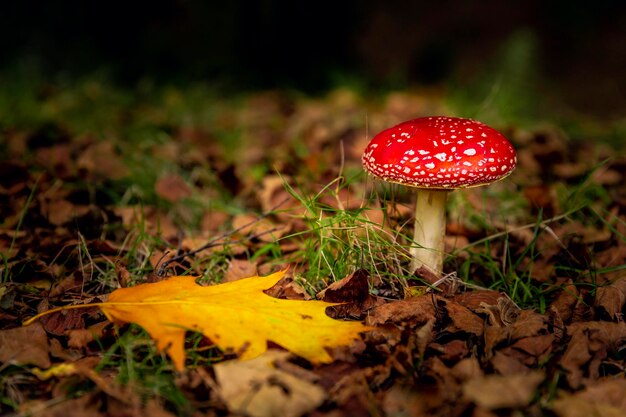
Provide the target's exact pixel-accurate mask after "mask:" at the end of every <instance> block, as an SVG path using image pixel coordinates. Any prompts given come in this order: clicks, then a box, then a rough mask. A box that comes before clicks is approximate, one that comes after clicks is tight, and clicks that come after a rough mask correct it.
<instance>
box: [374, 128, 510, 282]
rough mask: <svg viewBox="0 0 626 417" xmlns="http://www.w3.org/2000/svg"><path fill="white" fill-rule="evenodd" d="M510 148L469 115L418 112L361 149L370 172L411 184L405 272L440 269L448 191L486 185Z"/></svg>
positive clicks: (500, 174) (503, 167) (505, 166)
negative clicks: (412, 198) (413, 194)
mask: <svg viewBox="0 0 626 417" xmlns="http://www.w3.org/2000/svg"><path fill="white" fill-rule="evenodd" d="M516 163H517V157H516V153H515V149H514V148H513V146H512V145H511V143H510V142H509V141H508V140H507V139H506V138H505V137H504V136H503V135H502V134H501V133H499V132H498V131H496V130H494V129H492V128H490V127H489V126H487V125H485V124H483V123H481V122H478V121H475V120H470V119H462V118H458V117H445V116H433V117H422V118H418V119H414V120H409V121H408V122H404V123H400V124H399V125H397V126H394V127H392V128H389V129H387V130H384V131H382V132H380V133H379V134H378V135H376V136H375V137H374V138H373V139H372V140H371V141H370V143H369V145H367V147H366V148H365V152H364V153H363V167H364V168H365V170H366V171H368V172H369V173H370V174H373V175H375V176H376V177H378V178H380V179H382V180H384V181H388V182H393V183H398V184H403V185H406V186H409V187H415V188H416V194H417V202H416V205H415V229H414V238H413V240H414V242H413V245H412V246H411V259H412V260H411V272H414V271H415V270H416V269H417V268H420V267H422V266H426V267H427V268H428V269H430V270H431V272H435V273H436V274H439V273H441V271H442V267H443V254H444V252H443V251H444V246H443V238H444V236H445V204H446V196H447V193H448V191H451V190H454V189H457V188H466V187H477V186H480V185H487V184H490V183H492V182H494V181H497V180H500V179H502V178H504V177H506V176H507V175H509V174H510V173H511V172H512V171H513V169H515V165H516Z"/></svg>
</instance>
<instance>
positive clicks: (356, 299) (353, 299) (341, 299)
mask: <svg viewBox="0 0 626 417" xmlns="http://www.w3.org/2000/svg"><path fill="white" fill-rule="evenodd" d="M368 278H369V275H368V273H367V272H366V271H365V270H363V269H359V270H357V271H355V272H354V273H352V274H350V275H348V276H347V277H345V278H342V279H341V280H339V281H337V282H333V283H332V284H330V285H329V286H328V287H327V288H326V289H324V290H322V291H321V292H320V293H318V294H317V298H318V299H321V300H323V301H326V302H328V303H341V304H340V305H338V306H334V307H331V308H329V314H331V317H333V318H338V317H355V318H362V317H363V316H364V315H365V314H366V312H367V311H368V310H370V309H372V308H374V307H376V306H379V305H382V304H383V302H384V301H383V300H382V299H381V298H379V297H376V296H373V295H372V294H370V292H369V282H368ZM331 312H332V313H331Z"/></svg>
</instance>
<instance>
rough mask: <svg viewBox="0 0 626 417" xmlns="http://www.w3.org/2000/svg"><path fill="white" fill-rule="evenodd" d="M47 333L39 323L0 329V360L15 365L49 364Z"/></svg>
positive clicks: (39, 365)
mask: <svg viewBox="0 0 626 417" xmlns="http://www.w3.org/2000/svg"><path fill="white" fill-rule="evenodd" d="M49 351H50V346H49V345H48V335H47V334H46V332H45V331H44V329H43V326H42V325H41V323H33V324H31V325H30V326H25V327H16V328H14V329H8V330H0V362H2V363H11V364H15V365H35V366H38V367H39V368H48V367H49V366H50V357H49V356H48V352H49Z"/></svg>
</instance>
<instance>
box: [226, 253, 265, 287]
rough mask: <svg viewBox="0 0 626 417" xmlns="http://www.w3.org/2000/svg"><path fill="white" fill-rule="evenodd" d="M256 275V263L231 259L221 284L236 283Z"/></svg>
mask: <svg viewBox="0 0 626 417" xmlns="http://www.w3.org/2000/svg"><path fill="white" fill-rule="evenodd" d="M256 274H257V263H256V262H252V261H249V260H247V259H231V260H230V262H229V263H228V269H227V270H226V274H225V275H224V279H223V280H222V282H233V281H238V280H240V279H242V278H247V277H252V276H255V275H256Z"/></svg>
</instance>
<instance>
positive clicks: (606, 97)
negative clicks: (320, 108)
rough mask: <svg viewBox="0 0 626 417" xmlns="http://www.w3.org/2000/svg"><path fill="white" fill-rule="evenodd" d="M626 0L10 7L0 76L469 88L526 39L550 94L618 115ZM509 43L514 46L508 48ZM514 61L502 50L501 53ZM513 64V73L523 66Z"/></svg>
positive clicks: (0, 46) (49, 2) (250, 85)
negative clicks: (25, 71) (21, 71)
mask: <svg viewBox="0 0 626 417" xmlns="http://www.w3.org/2000/svg"><path fill="white" fill-rule="evenodd" d="M625 5H626V2H625V1H611V0H594V1H582V0H573V1H564V0H555V1H546V0H531V1H525V2H509V1H495V0H487V1H464V0H460V1H451V0H439V1H432V2H428V1H400V0H389V1H373V0H364V1H358V0H346V1H324V0H320V1H317V2H302V1H293V0H263V1H242V0H231V1H220V2H210V1H200V0H153V1H143V0H142V1H127V0H124V1H122V0H110V1H106V2H104V1H85V0H69V1H53V0H43V1H12V2H2V6H0V10H1V15H0V16H1V17H0V51H1V52H0V59H1V61H0V71H7V70H11V69H13V70H15V68H20V65H24V63H28V64H29V65H35V66H37V68H38V69H39V70H40V71H41V72H43V73H45V74H50V75H52V74H63V75H65V76H69V77H80V76H83V75H88V74H90V73H93V72H94V71H106V72H107V74H108V75H109V76H110V77H111V78H112V79H113V80H114V81H115V82H117V83H119V84H121V85H134V84H136V83H137V82H138V81H139V80H141V79H143V78H145V77H149V78H150V79H153V80H155V81H157V82H158V81H165V82H189V81H197V80H204V81H209V82H216V83H222V84H223V85H228V86H229V87H230V88H235V89H240V90H248V89H260V88H276V87H283V88H284V87H287V88H294V89H299V90H304V91H310V92H314V91H320V90H324V89H327V88H330V87H333V86H336V85H337V84H340V83H342V82H345V80H350V79H358V80H360V82H361V83H362V85H365V86H367V87H371V88H373V89H375V88H390V87H405V86H427V87H428V86H438V85H442V84H444V83H449V82H450V80H452V81H453V82H454V85H456V86H457V87H459V88H462V87H463V86H468V85H471V84H472V83H473V82H474V81H475V80H476V79H477V78H479V77H480V76H481V74H485V73H486V71H488V70H489V69H490V68H491V69H493V68H496V67H497V66H498V60H499V59H502V56H503V55H502V54H503V48H504V50H505V49H506V48H507V47H510V46H507V45H510V41H511V39H516V38H515V36H518V38H519V37H520V36H521V38H520V39H525V42H526V43H525V44H524V45H526V46H527V47H529V48H530V52H529V55H528V59H527V60H526V59H524V55H523V54H522V55H521V56H522V58H521V60H522V61H524V62H521V65H526V64H528V62H525V61H532V65H533V70H534V71H535V73H536V75H537V77H538V78H537V79H538V80H540V81H539V82H540V83H541V84H542V85H545V86H548V87H549V89H550V91H551V93H553V94H557V95H559V96H560V97H562V99H563V101H564V102H565V103H568V105H570V106H572V108H575V109H583V110H585V111H589V112H593V113H595V114H598V115H607V116H609V117H620V115H621V117H623V112H624V109H626V36H625V28H626V6H625ZM507 42H509V43H508V44H507ZM504 52H506V51H504ZM512 65H513V66H514V67H515V66H516V65H517V64H516V63H515V62H514V60H513V63H512Z"/></svg>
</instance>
